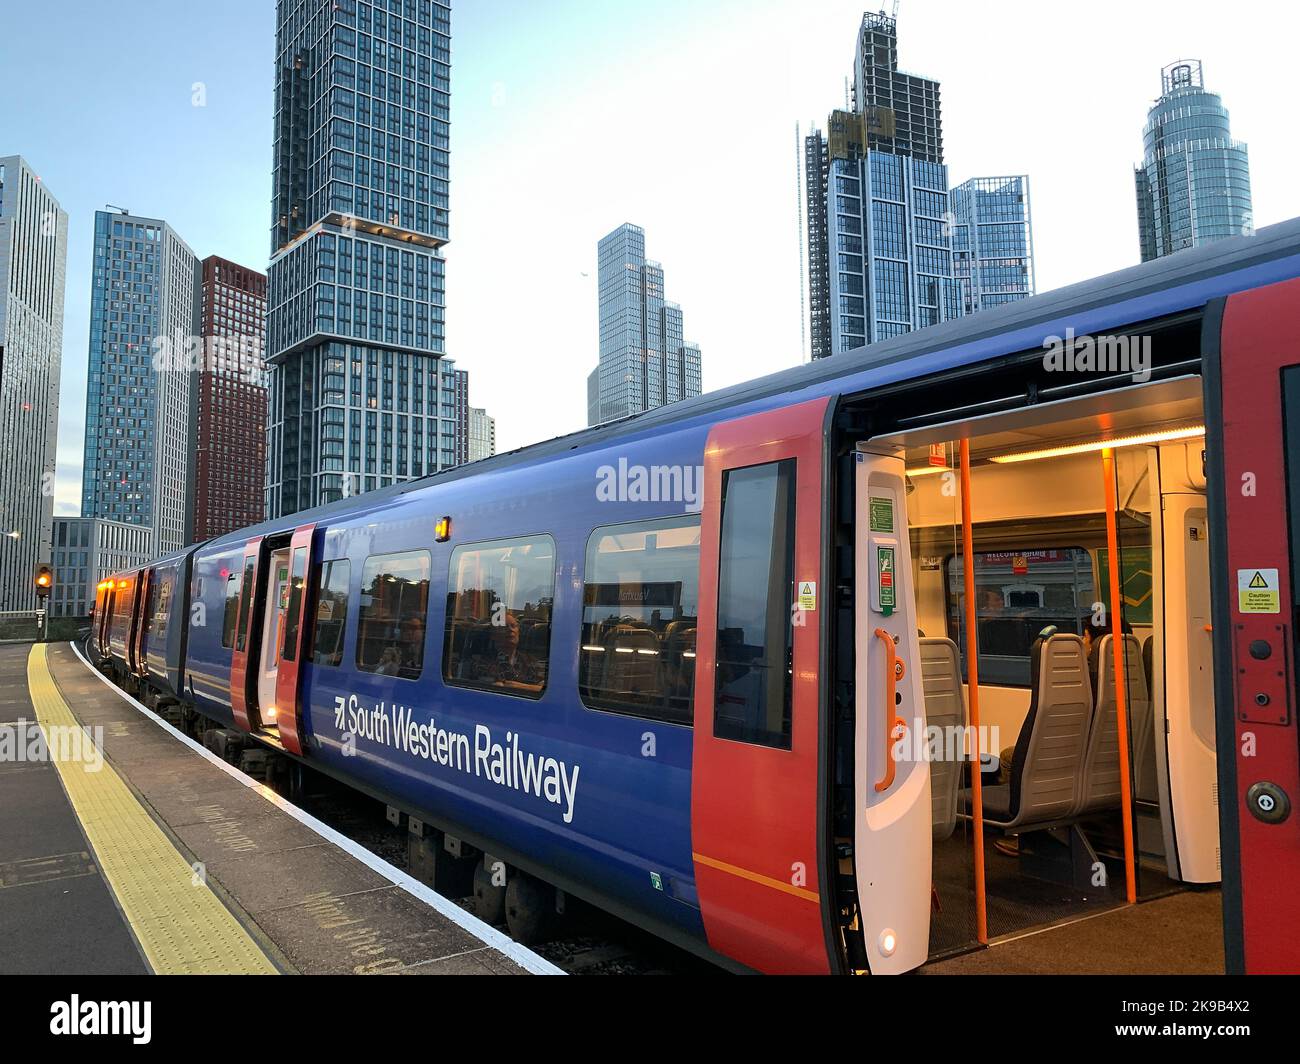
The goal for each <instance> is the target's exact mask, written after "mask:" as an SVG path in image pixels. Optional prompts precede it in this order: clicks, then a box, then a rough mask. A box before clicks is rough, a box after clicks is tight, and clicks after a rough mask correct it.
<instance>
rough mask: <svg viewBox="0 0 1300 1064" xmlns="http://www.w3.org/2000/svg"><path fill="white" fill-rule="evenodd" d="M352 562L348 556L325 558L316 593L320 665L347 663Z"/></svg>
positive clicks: (315, 653)
mask: <svg viewBox="0 0 1300 1064" xmlns="http://www.w3.org/2000/svg"><path fill="white" fill-rule="evenodd" d="M351 578H352V564H351V563H350V562H349V561H348V560H347V559H346V558H343V559H340V560H337V561H326V562H321V566H320V581H319V584H318V591H317V595H316V625H315V628H314V630H313V634H312V661H313V663H314V664H316V665H341V664H342V663H343V635H344V632H345V630H346V628H347V620H348V582H349V580H351Z"/></svg>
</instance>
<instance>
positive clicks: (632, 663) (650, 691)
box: [599, 624, 663, 704]
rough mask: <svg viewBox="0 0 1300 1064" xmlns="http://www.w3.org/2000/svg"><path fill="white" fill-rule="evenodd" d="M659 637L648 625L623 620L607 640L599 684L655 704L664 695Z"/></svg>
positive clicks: (622, 696)
mask: <svg viewBox="0 0 1300 1064" xmlns="http://www.w3.org/2000/svg"><path fill="white" fill-rule="evenodd" d="M660 656H661V655H660V649H659V637H658V636H657V635H655V633H654V632H653V631H651V630H650V629H649V628H645V627H642V626H639V625H634V624H620V625H617V626H615V628H614V629H613V630H612V631H611V632H610V633H609V637H608V638H607V639H606V641H605V663H604V671H603V673H602V675H601V677H600V684H599V688H600V689H601V690H604V691H607V692H609V693H610V694H611V695H612V696H614V697H617V698H619V699H621V700H625V701H632V702H646V703H650V704H654V703H657V702H659V701H660V699H661V698H662V697H663V688H662V683H663V678H662V674H661V672H660V669H659V659H660Z"/></svg>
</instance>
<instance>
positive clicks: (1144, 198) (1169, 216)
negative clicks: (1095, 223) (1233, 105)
mask: <svg viewBox="0 0 1300 1064" xmlns="http://www.w3.org/2000/svg"><path fill="white" fill-rule="evenodd" d="M1160 82H1161V93H1160V99H1158V100H1157V101H1156V102H1155V105H1154V106H1153V107H1152V108H1151V110H1150V111H1149V112H1148V113H1147V124H1146V128H1145V129H1143V131H1142V139H1143V143H1144V146H1145V156H1144V158H1143V161H1142V165H1141V166H1139V167H1137V169H1136V172H1135V174H1134V177H1135V180H1136V183H1137V209H1138V230H1139V239H1140V240H1141V245H1142V261H1143V262H1149V261H1150V260H1151V259H1155V258H1160V257H1161V256H1163V255H1171V254H1173V253H1174V252H1175V251H1182V250H1183V249H1185V248H1192V247H1197V246H1198V245H1200V244H1208V243H1211V242H1212V241H1215V240H1223V239H1225V238H1226V237H1230V236H1244V235H1249V234H1250V233H1253V232H1254V219H1253V216H1252V213H1251V203H1250V160H1249V158H1248V156H1247V153H1246V145H1245V144H1242V143H1241V142H1240V141H1236V140H1233V139H1232V133H1231V131H1230V129H1229V126H1228V109H1227V108H1226V107H1224V106H1223V101H1222V100H1221V99H1220V98H1219V96H1218V95H1217V94H1216V93H1213V92H1207V91H1206V89H1205V81H1204V74H1203V71H1202V68H1201V62H1200V60H1198V59H1184V60H1179V61H1178V62H1176V63H1173V64H1171V65H1169V66H1167V67H1165V68H1164V70H1162V71H1161V74H1160Z"/></svg>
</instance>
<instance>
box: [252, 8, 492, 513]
mask: <svg viewBox="0 0 1300 1064" xmlns="http://www.w3.org/2000/svg"><path fill="white" fill-rule="evenodd" d="M276 13H277V14H276V90H275V147H274V176H273V210H272V235H271V250H272V256H273V257H272V259H271V265H270V269H269V271H268V283H267V288H268V321H267V356H268V369H269V384H270V395H269V420H268V434H267V478H266V479H267V498H266V505H267V513H268V516H279V515H282V514H288V513H294V512H296V511H299V510H302V509H306V508H308V507H311V506H315V505H318V504H320V503H325V502H330V501H332V500H334V499H338V498H340V497H342V496H343V495H344V494H353V493H355V492H359V491H369V490H372V489H374V488H378V487H383V486H386V485H389V484H393V483H396V482H398V481H402V480H407V479H410V478H413V477H420V476H424V475H425V474H428V473H433V472H436V471H437V470H439V469H445V468H448V467H450V466H453V465H456V464H457V463H458V462H460V461H463V460H464V456H465V455H466V454H467V451H468V443H467V441H466V440H465V438H464V434H465V431H466V429H467V427H468V426H467V422H468V416H467V404H465V403H464V402H463V393H464V391H465V388H464V384H463V377H461V378H458V377H457V373H458V372H460V371H457V370H455V368H454V367H453V365H452V364H451V361H450V360H449V359H447V358H446V357H445V351H444V331H443V326H444V304H445V299H444V291H445V285H444V266H445V263H444V259H443V254H442V248H443V246H444V245H445V244H446V243H447V240H448V213H447V208H448V158H449V154H448V144H449V139H448V138H449V126H448V115H449V103H448V91H449V77H450V59H451V37H450V33H451V8H450V6H449V5H448V4H447V3H441V2H436V0H404V2H403V3H402V4H400V5H399V4H396V3H394V4H389V5H372V4H369V3H361V2H358V0H278V3H277V5H276Z"/></svg>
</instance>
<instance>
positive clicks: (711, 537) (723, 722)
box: [691, 399, 838, 974]
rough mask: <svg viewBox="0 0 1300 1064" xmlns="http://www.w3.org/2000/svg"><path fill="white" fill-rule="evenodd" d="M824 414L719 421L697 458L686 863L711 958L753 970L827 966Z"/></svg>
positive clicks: (819, 407) (820, 410) (812, 408)
mask: <svg viewBox="0 0 1300 1064" xmlns="http://www.w3.org/2000/svg"><path fill="white" fill-rule="evenodd" d="M826 408H827V401H826V400H825V399H820V400H816V401H813V402H808V403H801V404H799V405H796V406H791V407H786V408H785V409H782V410H775V411H771V412H768V413H762V414H755V415H752V416H750V417H745V418H739V419H737V420H734V421H728V422H724V423H722V424H719V425H716V426H714V428H713V429H712V431H711V432H710V433H709V438H708V442H707V444H706V446H705V449H704V510H703V514H702V519H701V524H700V532H701V534H700V613H699V629H698V636H697V646H696V651H697V654H698V657H697V661H696V665H697V668H696V674H695V745H694V753H693V772H692V778H693V783H692V792H693V793H692V798H691V832H692V850H693V858H694V866H695V876H696V885H697V889H698V891H699V900H700V913H701V916H702V918H703V921H704V928H705V932H706V934H707V935H708V941H709V945H710V946H711V947H712V948H713V949H715V950H717V951H719V952H721V953H724V954H726V955H727V956H730V957H734V958H735V959H736V960H738V961H740V962H741V963H742V964H745V965H747V966H749V967H750V968H754V969H757V970H758V971H763V972H777V973H788V974H810V973H825V972H828V971H831V970H832V968H834V967H838V964H837V963H836V962H835V961H833V960H832V957H834V956H835V955H836V951H837V947H835V946H834V945H833V943H832V940H831V939H830V936H829V934H828V928H830V927H832V926H834V925H833V923H832V921H831V909H830V903H831V900H832V899H831V897H830V895H831V894H832V892H833V885H832V884H830V883H827V882H825V876H824V875H823V869H824V868H826V867H828V866H829V865H828V861H829V855H828V852H827V851H828V849H829V846H830V843H831V841H832V840H831V839H830V838H829V837H828V829H827V827H826V819H827V810H826V801H825V797H824V796H825V793H826V791H827V787H826V785H825V776H824V773H823V769H822V766H823V758H822V756H821V749H822V748H821V743H822V741H823V737H822V736H821V734H820V733H819V716H820V711H821V671H822V670H821V639H822V635H821V631H822V624H821V618H822V617H823V615H824V613H825V611H826V610H827V609H829V608H830V607H829V606H828V605H827V604H826V602H825V601H824V598H823V597H822V596H820V595H819V589H821V588H824V587H825V583H824V579H825V577H824V570H823V559H822V529H823V524H824V521H823V512H822V511H823V498H824V496H823V479H824V475H825V470H824V462H825V458H824V449H825V447H824V439H825V436H824V433H825V418H826ZM796 588H797V589H798V591H797V594H796Z"/></svg>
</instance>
